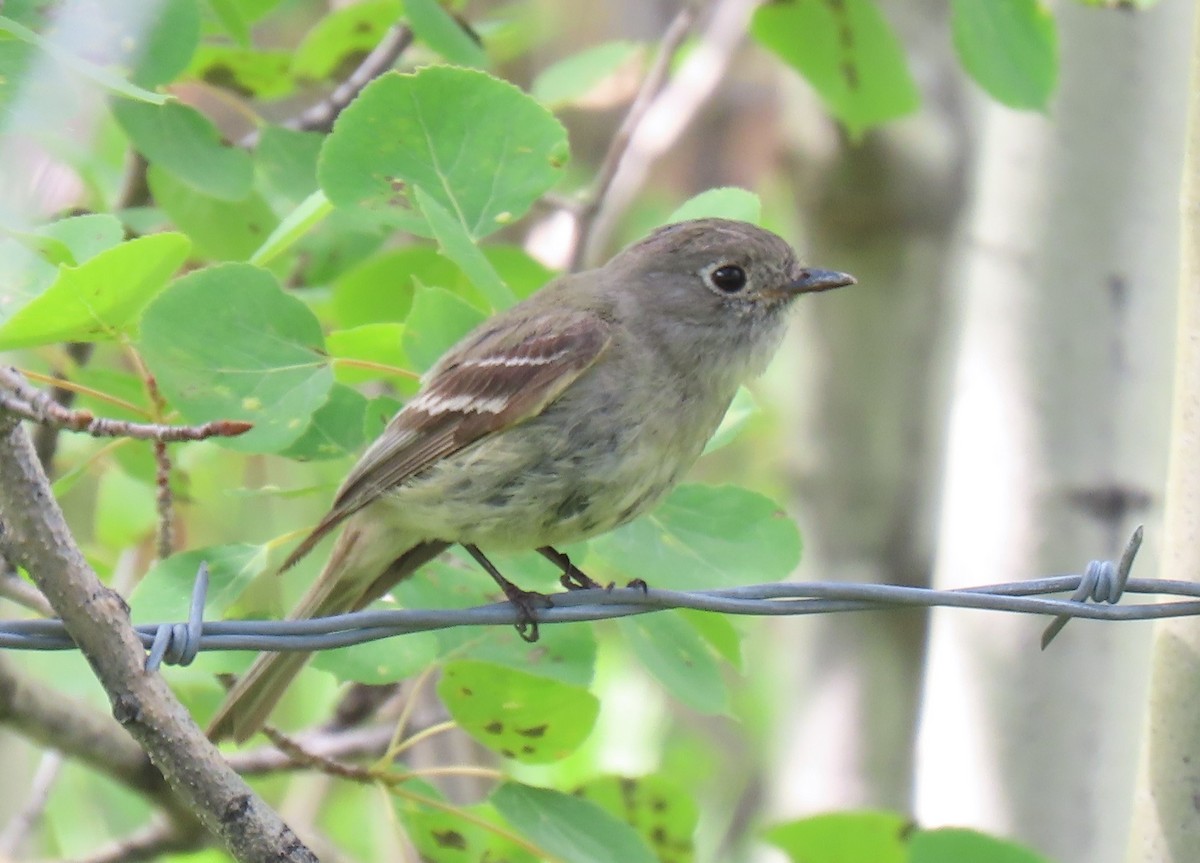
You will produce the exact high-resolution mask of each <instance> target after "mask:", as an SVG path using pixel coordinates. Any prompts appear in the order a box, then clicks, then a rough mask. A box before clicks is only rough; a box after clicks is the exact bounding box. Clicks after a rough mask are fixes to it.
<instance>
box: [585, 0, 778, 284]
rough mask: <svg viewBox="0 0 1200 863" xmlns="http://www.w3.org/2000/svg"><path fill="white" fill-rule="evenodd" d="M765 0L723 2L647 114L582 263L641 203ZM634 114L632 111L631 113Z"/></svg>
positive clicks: (601, 203) (606, 195)
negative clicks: (658, 164)
mask: <svg viewBox="0 0 1200 863" xmlns="http://www.w3.org/2000/svg"><path fill="white" fill-rule="evenodd" d="M759 2H760V0H717V2H716V3H714V4H713V7H712V11H711V14H710V15H709V18H708V23H707V25H706V26H705V27H704V32H703V33H702V34H701V35H700V39H699V42H698V43H697V45H696V47H695V48H693V49H692V51H691V53H690V54H689V55H688V58H687V60H686V61H685V62H684V63H683V65H682V66H681V67H680V69H679V71H678V72H677V73H676V74H675V76H674V77H673V78H672V79H671V80H670V82H669V83H667V84H666V86H664V87H663V88H662V89H661V90H660V91H659V92H658V93H657V95H655V97H654V99H653V100H652V101H651V102H650V104H649V105H648V106H646V108H645V110H644V111H643V112H641V114H640V115H639V117H638V121H637V123H636V124H635V127H634V128H633V130H632V132H631V133H630V135H629V141H628V144H627V146H625V148H624V150H623V151H622V152H621V154H620V159H619V160H618V163H617V166H616V169H615V171H614V173H613V176H612V179H611V181H610V182H609V183H608V184H607V185H606V186H605V188H604V190H603V193H602V195H601V197H600V199H599V200H598V201H597V202H596V213H595V217H594V219H593V220H592V221H591V222H590V229H589V231H588V232H587V235H586V236H584V235H582V234H581V236H580V239H579V243H580V246H581V247H582V253H581V255H582V257H581V258H580V260H581V261H582V262H583V264H584V265H585V266H591V265H592V264H594V263H595V262H596V261H597V259H598V257H599V256H600V255H601V254H602V253H603V252H604V248H605V245H606V244H607V243H608V239H609V237H610V236H611V234H612V231H613V228H614V226H615V225H616V223H617V221H618V220H619V219H620V216H621V214H622V213H623V212H624V211H625V210H626V208H627V207H628V206H629V204H630V203H631V202H632V201H633V199H634V197H636V195H637V193H638V191H639V190H640V189H641V187H642V185H643V184H644V183H645V181H646V177H647V175H648V174H649V172H650V168H651V166H652V165H653V164H654V162H655V161H656V160H657V159H658V158H659V157H660V156H662V155H663V154H664V153H666V152H667V151H668V150H670V148H671V147H673V146H674V145H675V142H676V141H678V140H679V136H680V135H682V134H683V132H684V131H685V130H686V129H687V127H688V125H689V124H690V123H691V122H692V120H693V119H695V117H696V114H698V113H699V111H700V108H701V107H703V105H704V103H705V102H706V101H708V99H709V98H710V97H711V96H712V94H713V92H715V91H716V89H717V85H718V84H720V83H721V80H722V79H723V77H724V75H725V70H726V69H728V68H729V63H730V60H732V59H733V54H734V52H735V51H736V50H737V48H738V46H739V45H741V44H742V40H743V39H744V38H745V36H746V25H747V24H748V22H749V20H750V15H751V14H752V13H753V12H754V9H755V7H757V6H758V4H759ZM630 113H631V114H632V110H631V111H630Z"/></svg>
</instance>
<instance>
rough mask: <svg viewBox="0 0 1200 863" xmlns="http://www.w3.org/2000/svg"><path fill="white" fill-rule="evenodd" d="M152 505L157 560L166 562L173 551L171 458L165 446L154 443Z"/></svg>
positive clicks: (157, 441)
mask: <svg viewBox="0 0 1200 863" xmlns="http://www.w3.org/2000/svg"><path fill="white" fill-rule="evenodd" d="M154 464H155V471H154V486H155V494H154V505H155V509H156V510H157V511H158V531H157V539H156V541H155V548H156V554H157V555H158V559H159V560H166V559H167V558H168V557H170V556H171V554H172V553H173V552H174V550H175V527H174V518H173V516H174V506H173V503H174V498H173V497H172V496H171V457H170V456H168V455H167V445H166V444H165V443H163V442H162V441H160V440H156V441H155V442H154Z"/></svg>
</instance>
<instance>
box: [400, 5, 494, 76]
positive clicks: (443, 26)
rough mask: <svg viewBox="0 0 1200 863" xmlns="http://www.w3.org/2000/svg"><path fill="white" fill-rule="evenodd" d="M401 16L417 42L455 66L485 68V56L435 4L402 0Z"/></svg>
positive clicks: (480, 48)
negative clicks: (420, 42) (402, 14)
mask: <svg viewBox="0 0 1200 863" xmlns="http://www.w3.org/2000/svg"><path fill="white" fill-rule="evenodd" d="M404 14H405V16H406V17H407V18H408V24H409V26H410V27H412V29H413V33H415V34H416V36H417V38H418V39H420V40H421V41H422V42H424V43H425V44H426V45H428V46H429V47H430V48H432V49H433V50H434V51H436V52H437V53H438V54H440V55H441V56H442V57H444V58H445V59H446V61H447V62H449V63H453V64H454V65H456V66H472V67H474V68H476V69H486V68H487V67H488V65H489V64H488V56H487V52H486V51H484V50H483V47H482V46H481V45H480V44H479V43H478V42H476V41H475V40H474V39H473V38H472V37H471V36H470V35H469V34H468V33H467V31H466V30H465V29H464V28H463V27H462V25H461V24H459V23H458V22H457V21H455V20H454V16H452V15H450V14H449V13H448V12H446V10H445V9H443V8H442V4H441V3H439V2H438V0H405V3H404Z"/></svg>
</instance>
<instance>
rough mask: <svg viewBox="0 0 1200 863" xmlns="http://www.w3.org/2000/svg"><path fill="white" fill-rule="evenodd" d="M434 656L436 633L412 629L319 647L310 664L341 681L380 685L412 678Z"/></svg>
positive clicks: (422, 669)
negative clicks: (320, 649) (375, 639)
mask: <svg viewBox="0 0 1200 863" xmlns="http://www.w3.org/2000/svg"><path fill="white" fill-rule="evenodd" d="M436 658H437V636H436V635H434V634H433V633H432V632H412V633H409V634H408V635H400V636H396V637H394V638H381V639H379V640H378V641H370V642H367V643H366V644H355V645H351V646H350V647H339V648H337V649H335V650H322V651H321V652H319V653H318V654H317V656H316V658H315V659H314V660H313V667H315V668H320V669H321V670H322V671H328V672H329V673H330V674H332V675H333V676H334V677H336V678H337V679H338V680H341V681H354V682H356V683H367V684H381V683H395V682H396V681H398V680H404V679H405V678H407V677H415V676H416V675H418V674H420V673H421V672H422V671H424V670H425V669H426V668H428V667H429V666H430V665H432V664H433V662H434V660H435V659H436Z"/></svg>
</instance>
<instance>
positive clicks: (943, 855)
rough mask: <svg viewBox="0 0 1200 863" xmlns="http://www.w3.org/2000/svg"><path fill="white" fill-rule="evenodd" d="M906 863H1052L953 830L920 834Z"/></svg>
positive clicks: (986, 838) (1005, 844)
mask: <svg viewBox="0 0 1200 863" xmlns="http://www.w3.org/2000/svg"><path fill="white" fill-rule="evenodd" d="M904 859H905V863H959V861H962V860H970V861H971V863H1050V859H1049V858H1048V857H1043V856H1042V855H1040V854H1035V853H1034V852H1033V851H1030V850H1029V849H1028V848H1022V847H1021V846H1020V845H1017V844H1016V843H1013V842H1008V841H1006V840H1004V839H997V838H996V837H994V836H987V835H985V834H983V833H978V832H976V831H974V830H965V829H963V828H951V827H945V828H942V829H940V830H919V831H917V832H916V833H915V834H913V837H912V840H911V842H910V844H909V850H908V857H906V858H904ZM806 863H807V861H806Z"/></svg>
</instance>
